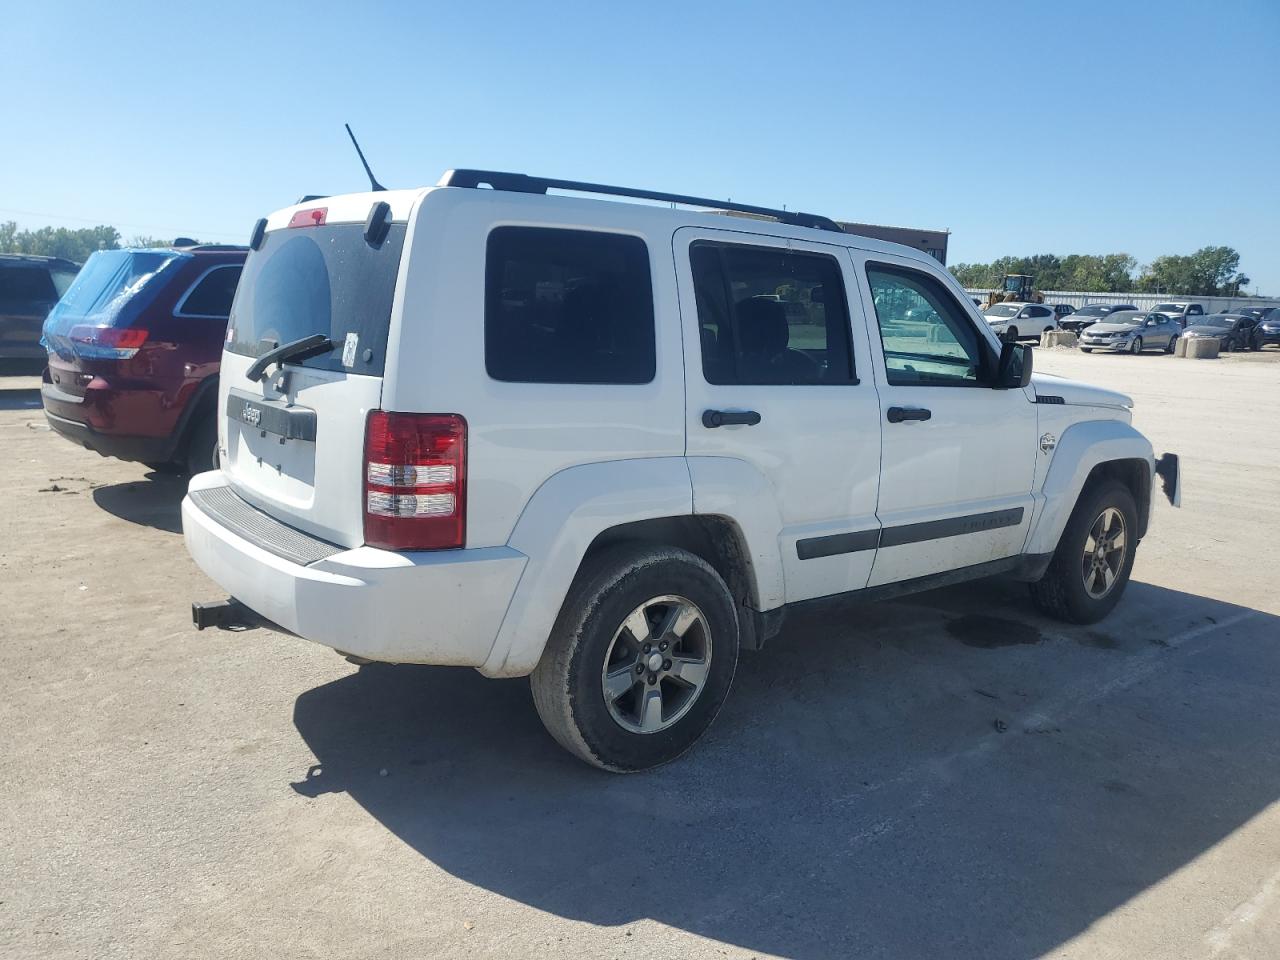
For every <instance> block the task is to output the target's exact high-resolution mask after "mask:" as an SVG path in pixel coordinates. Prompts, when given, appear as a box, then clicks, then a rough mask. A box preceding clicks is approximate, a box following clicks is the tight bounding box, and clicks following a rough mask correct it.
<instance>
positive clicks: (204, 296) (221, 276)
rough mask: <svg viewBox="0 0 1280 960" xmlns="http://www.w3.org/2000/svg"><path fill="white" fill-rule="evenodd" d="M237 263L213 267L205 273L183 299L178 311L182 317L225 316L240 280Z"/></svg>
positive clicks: (229, 310) (229, 311) (229, 309)
mask: <svg viewBox="0 0 1280 960" xmlns="http://www.w3.org/2000/svg"><path fill="white" fill-rule="evenodd" d="M240 270H241V267H240V265H239V264H229V265H227V266H225V267H214V268H213V269H212V270H210V271H209V272H208V273H206V274H205V275H204V276H203V277H202V278H201V279H200V280H198V281H196V285H195V286H194V287H192V288H191V291H190V292H189V293H188V294H187V295H186V297H185V298H184V299H183V301H182V303H181V304H180V305H179V307H178V313H179V314H180V315H181V316H184V317H226V316H227V315H228V314H230V313H231V301H232V299H233V298H234V297H235V295H236V284H237V283H238V282H239V280H240Z"/></svg>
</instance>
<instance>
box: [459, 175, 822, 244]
mask: <svg viewBox="0 0 1280 960" xmlns="http://www.w3.org/2000/svg"><path fill="white" fill-rule="evenodd" d="M485 185H487V186H489V187H492V188H493V189H494V190H507V191H511V192H513V193H543V194H545V193H546V192H547V191H548V190H570V191H573V192H575V193H595V194H600V195H603V196H610V197H632V198H634V199H637V200H657V201H659V202H660V203H680V204H685V205H686V206H691V207H707V208H709V209H712V210H732V211H734V212H735V213H751V214H755V215H757V216H761V217H772V218H773V219H774V220H777V221H778V222H779V223H788V224H791V225H792V226H797V227H812V228H814V229H815V230H831V231H834V232H836V233H843V232H844V231H843V230H842V229H841V228H840V225H839V224H837V223H836V222H835V221H834V220H831V219H829V218H828V217H823V216H819V215H818V214H816V213H800V212H799V211H794V210H774V209H773V208H771V207H756V206H752V205H750V204H746V203H733V202H732V201H729V200H709V199H707V198H706V197H687V196H684V195H682V194H679V193H661V192H659V191H657V190H635V189H632V188H631V187H615V186H610V185H609V184H607V183H585V182H583V181H580V180H553V179H551V178H549V177H530V176H526V175H525V174H523V173H502V172H501V171H498V170H449V171H447V172H446V173H445V175H444V176H443V177H441V178H440V182H439V183H437V184H436V186H438V187H470V188H472V189H474V188H476V187H481V186H485Z"/></svg>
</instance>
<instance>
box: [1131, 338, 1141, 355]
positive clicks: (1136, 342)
mask: <svg viewBox="0 0 1280 960" xmlns="http://www.w3.org/2000/svg"><path fill="white" fill-rule="evenodd" d="M1129 352H1130V353H1141V352H1142V338H1141V337H1134V338H1133V343H1131V344H1129Z"/></svg>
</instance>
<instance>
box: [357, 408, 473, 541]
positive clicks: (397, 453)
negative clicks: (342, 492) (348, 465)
mask: <svg viewBox="0 0 1280 960" xmlns="http://www.w3.org/2000/svg"><path fill="white" fill-rule="evenodd" d="M364 500H365V505H364V541H365V543H367V544H368V545H369V546H371V547H384V548H386V549H388V550H445V549H448V548H450V547H461V546H463V544H464V543H465V542H466V508H467V422H466V421H465V420H463V419H462V417H460V416H458V415H456V414H452V413H389V412H387V411H385V410H374V411H373V412H372V413H370V414H369V420H368V423H367V424H366V425H365V431H364Z"/></svg>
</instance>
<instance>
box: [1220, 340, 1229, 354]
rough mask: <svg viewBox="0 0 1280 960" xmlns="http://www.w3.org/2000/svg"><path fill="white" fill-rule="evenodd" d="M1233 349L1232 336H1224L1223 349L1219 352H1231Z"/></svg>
mask: <svg viewBox="0 0 1280 960" xmlns="http://www.w3.org/2000/svg"><path fill="white" fill-rule="evenodd" d="M1231 349H1232V348H1231V338H1230V337H1224V338H1223V340H1222V349H1220V350H1219V351H1218V352H1219V353H1230V352H1231Z"/></svg>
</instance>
